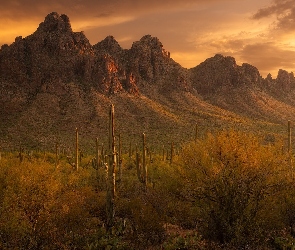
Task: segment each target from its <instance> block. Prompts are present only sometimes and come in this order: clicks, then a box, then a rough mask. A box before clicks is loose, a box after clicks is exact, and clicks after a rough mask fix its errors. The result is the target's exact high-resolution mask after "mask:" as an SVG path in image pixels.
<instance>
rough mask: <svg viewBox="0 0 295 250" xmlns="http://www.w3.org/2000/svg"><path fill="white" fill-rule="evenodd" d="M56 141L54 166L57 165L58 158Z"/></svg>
mask: <svg viewBox="0 0 295 250" xmlns="http://www.w3.org/2000/svg"><path fill="white" fill-rule="evenodd" d="M58 157H59V156H58V143H57V142H56V143H55V167H56V168H57V167H58V164H59V159H58Z"/></svg>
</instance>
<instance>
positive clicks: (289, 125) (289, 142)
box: [288, 120, 292, 155]
mask: <svg viewBox="0 0 295 250" xmlns="http://www.w3.org/2000/svg"><path fill="white" fill-rule="evenodd" d="M291 140H292V139H291V121H290V120H289V121H288V153H289V154H290V155H291V154H292V141H291Z"/></svg>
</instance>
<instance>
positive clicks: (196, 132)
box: [195, 123, 198, 143]
mask: <svg viewBox="0 0 295 250" xmlns="http://www.w3.org/2000/svg"><path fill="white" fill-rule="evenodd" d="M197 141H198V123H196V129H195V142H196V143H197Z"/></svg>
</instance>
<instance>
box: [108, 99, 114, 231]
mask: <svg viewBox="0 0 295 250" xmlns="http://www.w3.org/2000/svg"><path fill="white" fill-rule="evenodd" d="M114 110H115V108H114V105H113V104H112V105H111V108H110V119H109V125H110V126H109V152H110V157H109V166H108V169H107V200H106V214H107V223H106V226H107V230H108V231H109V232H110V231H111V228H112V227H113V224H114V216H115V207H114V205H115V204H114V203H115V191H116V188H115V187H116V186H115V184H116V174H115V170H116V149H115V126H114V125H115V124H114V113H115V111H114Z"/></svg>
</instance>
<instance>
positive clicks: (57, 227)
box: [0, 131, 295, 249]
mask: <svg viewBox="0 0 295 250" xmlns="http://www.w3.org/2000/svg"><path fill="white" fill-rule="evenodd" d="M282 144H283V143H282V142H281V141H277V142H275V140H272V141H271V143H266V142H265V140H263V139H261V138H259V137H257V136H254V135H252V134H246V133H241V132H236V131H222V132H219V133H217V134H216V135H212V134H208V135H207V136H206V137H205V138H203V139H200V140H197V141H195V142H190V143H187V144H185V145H183V146H182V149H181V150H180V155H177V154H175V155H174V157H173V163H170V162H169V161H167V160H165V159H163V155H162V152H161V153H159V154H156V153H155V152H153V156H152V160H151V161H150V160H149V159H147V164H148V165H147V166H148V177H147V180H148V183H147V189H146V188H145V187H144V186H143V185H142V183H140V182H139V180H138V178H137V172H136V164H135V163H136V161H135V156H134V155H131V156H130V157H129V155H127V154H126V155H123V171H122V173H123V175H122V179H121V180H120V181H119V180H117V182H116V197H115V202H114V204H115V209H114V211H115V218H114V226H113V228H112V230H111V231H107V230H106V228H105V223H106V219H105V218H106V170H105V167H104V166H100V167H99V168H98V169H94V168H92V165H91V164H89V162H91V160H92V159H93V156H88V155H84V157H83V159H82V161H81V163H80V166H81V167H80V168H79V170H78V171H76V170H75V168H73V167H72V166H71V164H69V162H68V159H67V158H66V156H64V155H60V156H59V157H58V164H57V161H56V155H55V154H51V153H47V152H46V153H44V152H43V153H30V155H28V154H25V153H24V158H23V161H22V162H20V159H19V158H17V155H16V154H8V153H3V154H2V157H1V160H0V242H1V243H0V248H1V249H148V248H151V249H221V248H226V249H240V248H248V249H256V248H257V249H259V247H260V246H261V248H262V249H267V248H274V249H292V247H293V245H294V242H295V216H294V214H295V198H294V197H295V188H294V187H295V181H294V178H293V177H294V176H293V170H292V165H293V164H294V160H293V161H292V159H291V158H290V156H289V155H288V154H287V153H284V152H283V151H282V146H281V145H282ZM167 225H171V226H172V227H175V228H177V232H173V233H170V232H169V228H167ZM254 246H255V248H254Z"/></svg>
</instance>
